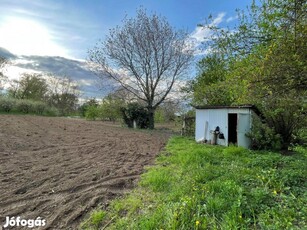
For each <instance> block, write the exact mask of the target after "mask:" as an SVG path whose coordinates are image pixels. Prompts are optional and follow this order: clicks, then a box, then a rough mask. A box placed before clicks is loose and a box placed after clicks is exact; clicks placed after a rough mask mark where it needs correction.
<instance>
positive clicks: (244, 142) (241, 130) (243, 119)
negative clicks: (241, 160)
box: [237, 113, 250, 148]
mask: <svg viewBox="0 0 307 230" xmlns="http://www.w3.org/2000/svg"><path fill="white" fill-rule="evenodd" d="M237 131H238V146H242V147H245V148H249V147H250V139H249V138H248V137H247V136H245V134H246V133H248V132H249V131H250V114H243V113H239V114H238V129H237Z"/></svg>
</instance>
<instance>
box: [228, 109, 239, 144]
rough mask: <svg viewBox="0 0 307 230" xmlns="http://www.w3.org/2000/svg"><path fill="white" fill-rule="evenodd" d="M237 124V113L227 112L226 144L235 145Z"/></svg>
mask: <svg viewBox="0 0 307 230" xmlns="http://www.w3.org/2000/svg"><path fill="white" fill-rule="evenodd" d="M237 126H238V115H237V114H236V113H229V114H228V145H230V144H234V145H237V142H238V138H237V136H238V134H237Z"/></svg>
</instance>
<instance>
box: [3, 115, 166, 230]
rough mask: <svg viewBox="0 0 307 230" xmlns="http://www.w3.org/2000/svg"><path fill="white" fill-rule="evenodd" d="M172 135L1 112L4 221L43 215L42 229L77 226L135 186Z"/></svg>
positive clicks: (74, 227) (98, 123) (74, 120)
mask: <svg viewBox="0 0 307 230" xmlns="http://www.w3.org/2000/svg"><path fill="white" fill-rule="evenodd" d="M167 139H168V135H167V134H161V133H157V132H156V133H155V132H153V133H149V132H141V131H133V130H128V129H124V128H117V127H112V126H110V125H106V124H104V123H102V122H88V121H84V120H77V119H68V118H48V117H36V116H11V115H10V116H6V115H1V116H0V226H2V225H3V224H4V223H5V217H6V216H11V217H12V216H15V217H17V216H21V217H22V218H24V219H35V218H36V217H38V216H39V217H42V218H43V219H45V220H46V221H47V225H46V227H45V228H40V229H76V228H77V226H78V224H79V223H80V221H81V219H82V218H83V217H84V215H85V214H86V213H87V212H88V211H90V210H91V209H92V208H94V207H97V206H105V205H107V204H108V202H109V201H110V200H111V199H113V198H114V197H115V196H118V195H120V194H122V193H123V192H125V191H127V190H128V189H130V188H132V187H133V186H134V184H135V182H136V180H137V178H138V177H139V175H140V174H141V173H142V172H143V167H144V166H145V165H148V164H152V163H153V161H154V158H155V156H156V154H157V153H159V151H160V150H161V149H162V148H163V147H164V145H165V143H166V141H167ZM0 229H1V227H0Z"/></svg>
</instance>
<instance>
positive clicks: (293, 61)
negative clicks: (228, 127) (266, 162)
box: [192, 0, 307, 148]
mask: <svg viewBox="0 0 307 230" xmlns="http://www.w3.org/2000/svg"><path fill="white" fill-rule="evenodd" d="M238 16H239V23H238V26H237V27H236V28H235V29H234V30H225V29H220V28H216V27H214V26H211V25H212V24H209V27H210V29H211V30H212V37H211V39H209V42H208V43H206V48H210V50H212V54H210V55H209V56H207V57H205V58H204V59H203V60H202V62H200V64H204V65H203V66H202V67H203V68H202V69H201V72H200V74H199V75H198V77H197V78H196V81H195V82H193V83H194V84H192V86H193V87H192V88H193V90H194V92H193V99H194V101H196V102H202V100H204V99H206V100H205V101H206V102H207V103H208V104H242V103H252V104H255V105H257V106H258V108H259V109H260V110H261V111H262V113H263V114H264V116H265V120H266V123H267V124H268V126H269V128H271V129H273V131H274V132H275V133H276V134H277V135H280V137H281V139H282V148H287V147H288V146H289V145H290V143H291V142H292V141H293V136H295V134H296V133H297V132H298V130H299V129H300V127H301V126H306V118H305V113H306V99H307V93H306V88H307V67H306V66H307V63H306V62H307V56H306V55H307V42H306V32H307V29H306V28H307V27H306V18H307V3H306V1H302V0H263V1H261V3H260V5H256V4H255V3H253V4H252V5H251V7H250V8H249V10H248V11H247V13H246V12H245V11H238ZM216 53H217V54H219V55H222V56H223V62H213V65H210V64H212V62H211V60H210V58H211V57H212V56H214V54H216ZM221 63H223V65H224V66H225V67H226V68H222V70H223V73H218V74H213V76H214V77H213V78H212V77H210V76H211V74H212V69H213V70H214V69H220V68H221V67H220V64H221ZM213 73H214V72H213ZM219 76H220V77H219ZM221 78H222V79H221ZM212 92H220V94H213V93H212ZM219 95H221V97H222V98H219V97H218V96H219ZM225 97H226V98H225ZM212 98H213V99H216V100H215V101H214V100H213V99H212Z"/></svg>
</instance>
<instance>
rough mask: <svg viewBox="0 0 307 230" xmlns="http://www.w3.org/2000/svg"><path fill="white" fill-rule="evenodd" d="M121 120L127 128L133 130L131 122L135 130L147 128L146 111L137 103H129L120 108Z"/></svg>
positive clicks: (147, 118)
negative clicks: (134, 124)
mask: <svg viewBox="0 0 307 230" xmlns="http://www.w3.org/2000/svg"><path fill="white" fill-rule="evenodd" d="M121 111H122V115H123V120H124V122H125V123H126V125H127V126H128V127H129V128H133V121H135V122H136V126H137V128H140V129H147V128H148V126H149V117H148V111H147V110H146V109H145V108H144V107H143V106H142V105H140V104H138V103H130V104H128V105H127V107H126V108H122V109H121Z"/></svg>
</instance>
